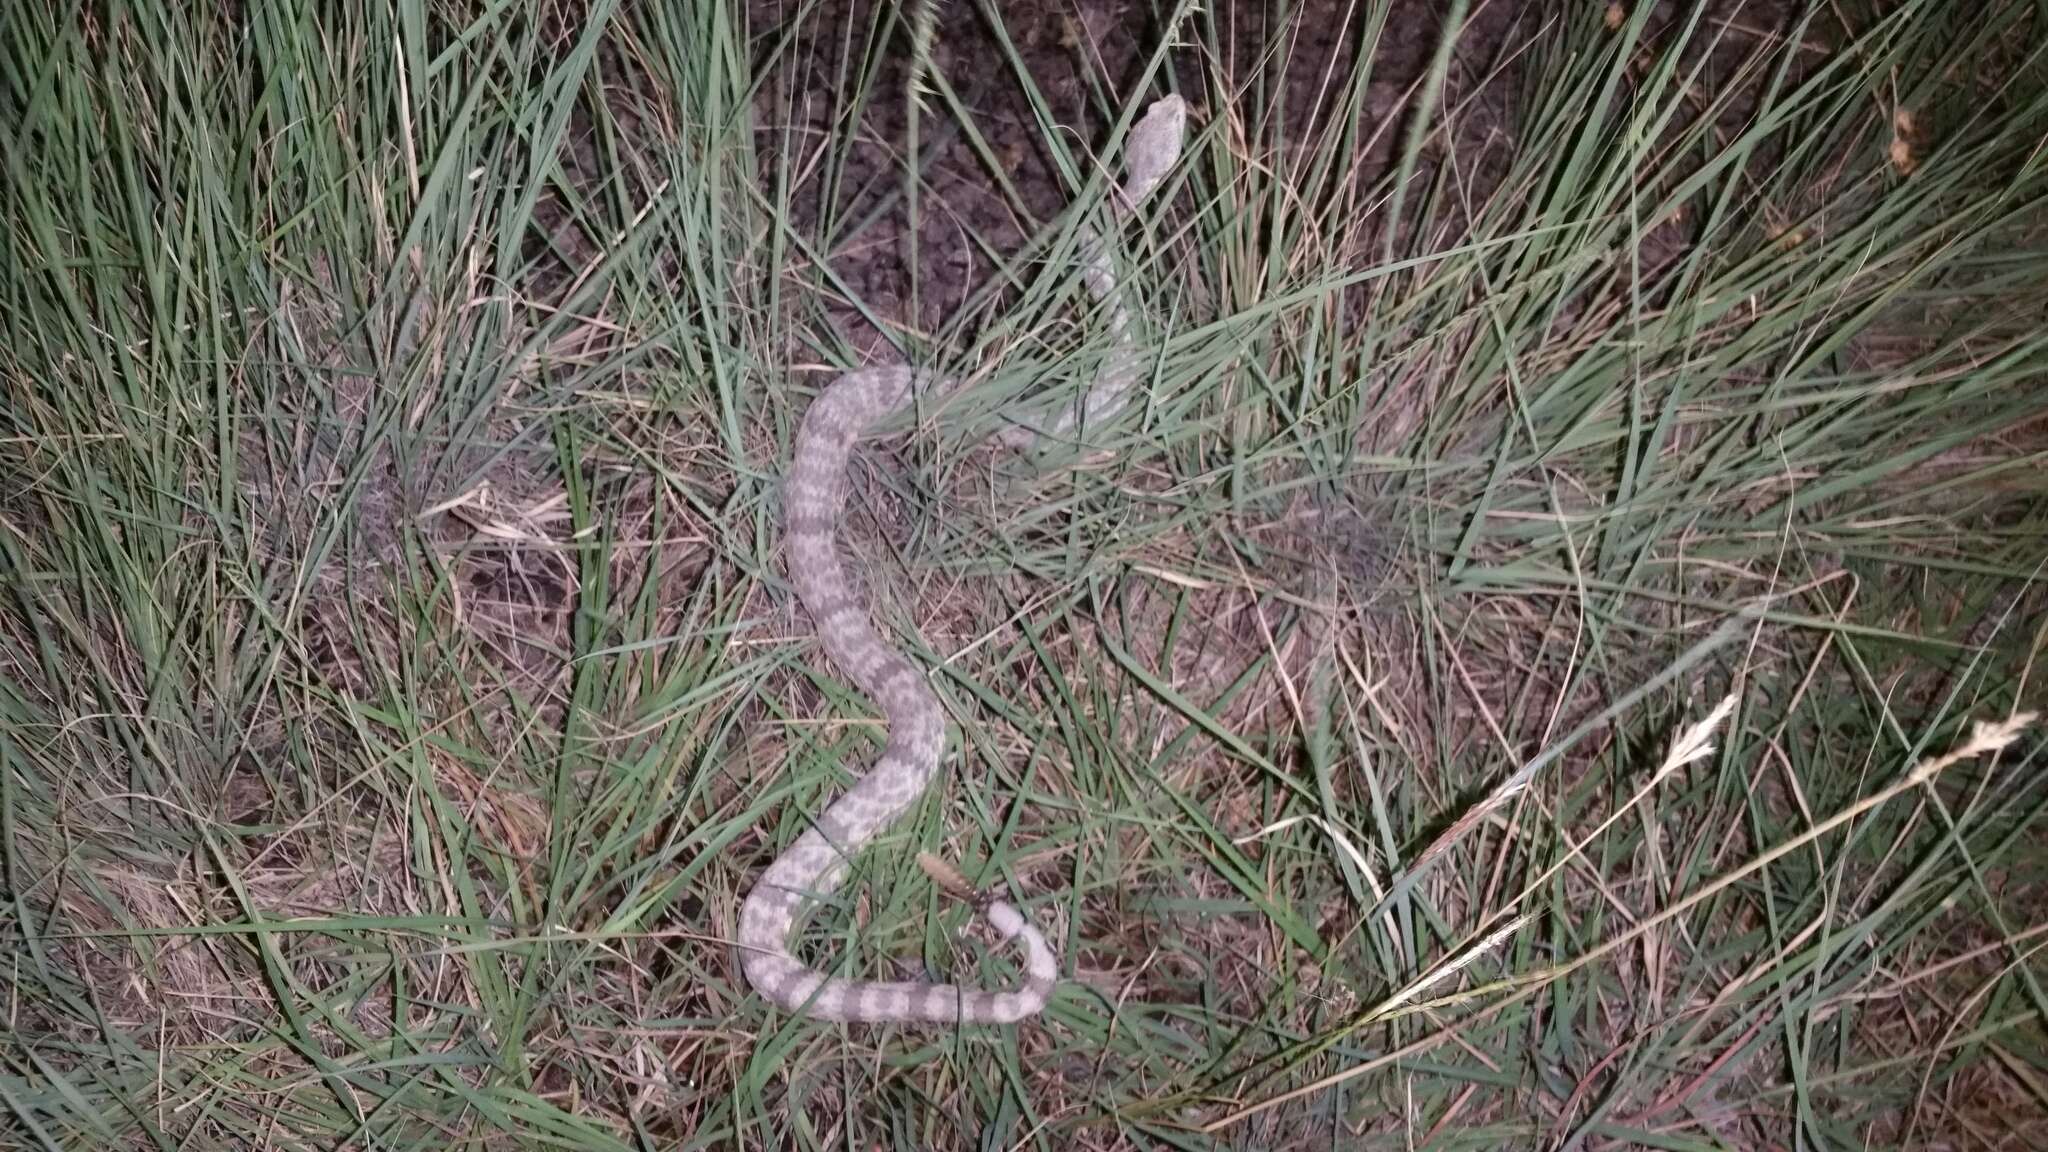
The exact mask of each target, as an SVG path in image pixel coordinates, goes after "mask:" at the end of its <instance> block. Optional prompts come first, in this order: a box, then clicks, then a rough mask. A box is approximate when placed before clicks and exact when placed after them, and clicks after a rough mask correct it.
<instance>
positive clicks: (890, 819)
mask: <svg viewBox="0 0 2048 1152" xmlns="http://www.w3.org/2000/svg"><path fill="white" fill-rule="evenodd" d="M1186 122H1187V108H1186V105H1185V103H1184V102H1183V101H1182V100H1181V98H1180V97H1178V96H1169V97H1166V98H1165V99H1162V100H1160V101H1158V102H1156V103H1154V104H1153V105H1152V106H1151V107H1150V108H1149V109H1147V111H1146V113H1145V115H1144V116H1143V117H1142V118H1141V119H1140V120H1139V121H1138V122H1137V123H1136V124H1134V125H1132V127H1131V130H1130V132H1129V133H1128V134H1127V136H1126V137H1125V147H1124V157H1125V168H1126V179H1125V181H1124V183H1123V185H1122V187H1121V189H1120V190H1119V191H1120V195H1119V196H1116V197H1113V198H1112V208H1113V211H1114V212H1116V213H1117V217H1118V219H1119V221H1121V219H1122V218H1123V216H1124V215H1125V214H1127V213H1129V212H1131V211H1133V210H1134V209H1135V208H1136V207H1137V205H1138V204H1139V202H1140V201H1142V200H1144V199H1145V197H1147V196H1148V195H1150V194H1151V192H1152V190H1153V189H1154V188H1156V187H1157V186H1158V185H1159V183H1160V181H1161V180H1162V179H1163V178H1164V176H1165V174H1166V172H1167V171H1168V170H1169V169H1170V168H1172V166H1173V164H1174V163H1175V162H1176V161H1177V160H1178V158H1179V155H1180V147H1181V138H1182V135H1183V134H1184V132H1185V130H1186ZM1076 236H1077V240H1078V244H1077V249H1078V251H1079V253H1080V258H1081V263H1082V280H1083V283H1084V284H1085V285H1086V287H1087V289H1088V291H1089V294H1090V295H1091V296H1092V297H1093V298H1094V299H1095V301H1096V302H1097V303H1098V304H1102V305H1106V306H1107V308H1108V309H1109V330H1110V338H1111V350H1110V352H1109V354H1107V355H1106V356H1104V358H1103V361H1102V365H1101V367H1100V368H1099V369H1098V371H1097V372H1096V374H1095V377H1094V379H1093V380H1092V381H1091V382H1090V385H1089V387H1088V388H1087V389H1085V390H1084V393H1083V395H1082V396H1081V397H1079V398H1078V399H1077V400H1076V401H1075V402H1074V403H1073V404H1072V405H1071V406H1070V407H1069V408H1068V409H1067V410H1066V411H1064V412H1063V413H1062V414H1060V415H1059V416H1058V418H1057V419H1055V420H1054V421H1052V423H1051V424H1050V425H1049V426H1047V427H1037V426H1035V425H1033V424H1032V423H1030V422H1029V421H1028V420H1027V419H1025V418H1024V417H1022V416H1019V415H1016V414H1015V411H1014V410H1012V411H1011V412H1010V413H1008V414H1006V415H1008V418H1009V419H1010V423H1009V425H1008V426H1006V427H1005V428H1004V429H1003V430H1002V431H1001V432H999V433H997V434H996V437H995V438H996V439H997V440H998V441H999V442H1001V443H1002V444H1003V445H1005V446H1007V447H1010V448H1012V449H1017V450H1020V451H1021V450H1028V449H1030V448H1031V447H1032V446H1034V445H1036V444H1038V443H1040V442H1041V441H1045V440H1048V439H1050V438H1053V437H1064V436H1066V435H1068V434H1069V433H1070V432H1071V431H1072V429H1073V428H1074V426H1075V425H1076V424H1077V423H1084V424H1086V425H1087V426H1090V427H1093V426H1095V425H1096V424H1098V423H1099V422H1102V421H1106V420H1108V419H1109V418H1111V417H1113V416H1114V415H1116V413H1117V412H1118V411H1119V410H1120V409H1121V408H1122V407H1123V406H1124V403H1125V401H1126V400H1127V398H1128V394H1129V392H1130V389H1131V385H1132V384H1133V383H1134V381H1135V380H1136V378H1137V375H1138V370H1139V365H1140V361H1139V357H1138V353H1137V351H1136V349H1135V348H1134V347H1133V340H1132V336H1131V316H1130V309H1129V307H1128V306H1127V305H1126V304H1125V302H1124V300H1123V298H1122V297H1123V293H1121V292H1119V291H1118V290H1117V283H1116V274H1115V265H1114V262H1113V261H1112V259H1111V257H1110V254H1109V251H1108V247H1107V245H1106V244H1104V243H1103V241H1102V239H1101V237H1100V236H1099V235H1098V234H1096V232H1095V231H1094V230H1093V229H1092V228H1089V227H1088V226H1086V225H1085V224H1084V225H1082V226H1081V227H1080V228H1078V229H1077V232H1076ZM958 386H959V381H958V380H957V379H955V378H951V377H947V376H943V375H939V374H936V373H930V372H923V371H919V370H917V369H914V368H911V367H908V366H903V365H888V366H880V367H869V368H861V369H856V370H854V371H851V372H847V373H845V374H844V375H841V376H839V377H838V378H836V379H835V380H833V381H832V382H831V383H830V384H828V385H827V386H826V387H825V388H824V390H823V391H821V392H819V394H818V395H817V397H816V399H814V400H812V401H811V404H810V407H808V408H807V409H806V410H805V411H804V415H803V419H802V421H801V423H800V424H799V426H798V429H797V435H796V445H795V449H794V454H793V456H792V458H791V464H790V469H789V472H788V474H787V476H786V477H785V478H784V486H783V518H784V529H783V531H784V539H785V544H784V564H785V569H786V571H787V573H788V575H789V578H790V583H791V584H792V585H794V586H795V589H796V594H797V599H798V600H799V601H800V602H801V603H802V604H803V607H804V610H805V612H806V613H807V614H808V615H809V616H810V618H811V622H812V625H813V626H814V627H815V629H816V631H817V637H818V641H819V644H820V646H821V647H822V648H823V649H824V651H825V655H826V656H827V657H828V658H829V659H830V660H831V662H832V663H833V664H834V665H835V666H837V667H838V668H839V669H840V670H841V671H842V672H843V673H844V674H845V675H846V676H847V677H848V678H849V679H851V680H852V681H853V683H854V685H855V686H856V687H858V688H859V689H860V690H861V691H862V692H864V693H865V694H866V695H867V696H868V697H869V698H870V699H872V700H873V701H874V702H875V704H876V705H877V706H879V707H880V709H881V711H882V714H883V716H884V717H885V719H886V721H887V729H888V736H887V739H886V741H885V742H884V744H883V747H882V753H881V755H880V756H879V757H878V758H877V759H876V760H875V763H874V765H873V767H872V768H870V769H869V770H868V771H867V772H866V773H865V774H863V775H862V776H860V777H859V778H858V779H857V780H855V781H854V782H853V784H852V785H851V786H850V787H849V788H848V789H847V790H846V791H845V792H844V793H842V794H841V795H840V796H839V797H838V799H836V800H834V801H833V802H832V803H831V804H830V805H828V806H827V807H826V809H825V811H824V812H823V813H822V814H820V815H819V816H818V817H817V818H816V819H815V820H814V821H812V822H811V823H810V825H809V826H808V827H807V828H805V829H804V831H803V832H802V834H800V835H799V836H798V837H797V838H796V840H795V841H793V842H792V843H791V844H790V845H789V847H788V848H786V849H784V850H783V851H782V853H781V854H780V855H778V856H777V857H776V858H775V860H774V861H773V862H772V863H771V864H770V865H769V866H768V869H767V870H766V871H765V872H764V873H762V875H761V877H760V879H759V880H758V881H756V882H755V884H754V886H753V888H752V889H751V890H749V891H748V893H747V897H746V899H745V901H744V902H743V903H742V904H741V907H740V919H739V934H738V940H737V944H738V951H739V955H740V967H741V970H742V972H743V973H744V974H745V976H746V979H747V982H748V983H749V984H751V985H752V986H753V987H754V989H755V990H756V991H757V992H759V993H760V994H761V996H762V997H763V998H764V999H766V1000H768V1001H769V1002H771V1003H773V1004H774V1005H776V1006H777V1007H779V1008H781V1009H782V1010H783V1011H785V1012H788V1013H791V1014H792V1015H806V1016H808V1017H809V1018H811V1019H814V1020H824V1021H835V1022H847V1023H856V1022H857V1023H919V1022H922V1023H931V1024H1012V1023H1016V1022H1017V1021H1020V1020H1023V1019H1025V1018H1026V1017H1030V1016H1034V1015H1036V1014H1038V1013H1039V1012H1040V1011H1041V1010H1042V1009H1043V1008H1044V1007H1045V1005H1046V1003H1047V1001H1048V1000H1049V998H1050V997H1051V995H1052V992H1053V989H1054V988H1055V987H1056V986H1057V984H1058V982H1059V972H1060V965H1059V958H1058V956H1057V954H1056V953H1055V952H1054V951H1053V948H1052V946H1051V945H1050V944H1049V943H1047V941H1046V938H1045V934H1044V933H1043V932H1041V931H1040V930H1039V929H1038V927H1037V926H1036V925H1035V924H1033V923H1032V922H1031V921H1030V919H1029V917H1027V916H1026V915H1025V914H1024V913H1023V912H1022V911H1020V910H1019V909H1018V908H1017V907H1016V906H1015V905H1013V904H1011V903H1010V902H1009V901H1007V900H1003V899H1000V898H996V897H993V896H990V895H986V894H977V895H975V896H974V897H973V902H974V904H975V906H976V908H977V909H978V911H979V912H980V914H981V916H982V918H983V919H984V920H985V921H986V922H987V923H988V925H989V926H990V927H991V928H993V929H994V930H995V933H996V935H997V936H998V937H1000V939H1001V941H1002V942H1003V943H1005V944H1008V943H1010V942H1013V941H1014V942H1016V943H1018V944H1019V945H1021V947H1022V949H1023V952H1024V977H1023V979H1022V981H1021V982H1019V983H1018V984H1016V985H1015V986H1013V987H1009V988H1004V989H1000V990H993V989H985V988H972V987H965V986H961V985H956V984H942V983H931V982H924V981H859V980H850V979H845V978H842V977H838V976H831V975H827V974H826V973H824V972H820V971H818V970H816V969H813V968H811V967H810V966H808V965H806V964H805V963H804V962H803V961H802V960H800V959H798V958H797V956H796V955H795V953H793V952H792V951H791V950H790V940H791V937H792V936H793V935H794V933H795V932H796V929H797V926H798V924H799V923H800V921H801V919H802V916H801V913H802V912H803V910H804V907H805V904H804V902H805V901H806V899H824V898H826V897H828V896H830V895H831V894H832V893H833V892H835V891H836V890H837V889H838V887H839V886H840V884H841V883H842V882H844V881H845V879H846V876H847V874H848V872H849V870H850V868H851V865H852V861H853V858H854V857H855V855H856V854H857V853H859V852H860V850H861V849H862V847H864V846H865V845H866V844H868V843H869V842H870V841H871V840H873V839H874V838H875V837H876V836H877V835H878V834H880V833H881V832H882V831H883V830H884V829H885V828H887V827H889V826H890V825H891V824H893V823H894V822H895V821H896V820H897V819H898V818H899V817H901V816H902V815H903V814H904V813H906V812H907V811H909V810H910V808H911V807H912V806H913V805H915V804H916V803H917V801H918V799H919V798H920V797H921V796H923V795H924V792H925V790H926V788H928V787H929V786H930V784H931V782H932V779H933V778H934V777H935V776H936V775H937V773H938V768H939V762H940V756H941V754H942V753H943V751H944V747H945V718H944V716H943V714H942V712H941V710H940V705H939V700H938V697H937V696H936V695H935V694H934V693H933V691H932V689H931V686H930V685H929V684H928V683H927V682H926V680H925V676H924V674H923V673H922V672H920V671H919V670H918V668H917V667H916V665H914V664H912V663H911V661H910V659H909V658H908V657H906V656H905V655H904V654H903V653H901V652H899V651H897V650H896V649H894V648H892V647H890V646H889V644H888V643H887V642H886V641H884V640H883V639H882V637H881V636H880V635H879V634H878V633H877V632H876V630H875V626H874V624H873V622H872V621H871V620H870V619H869V617H868V612H867V609H866V607H865V606H864V605H863V604H862V603H861V601H860V598H859V597H858V596H857V595H856V594H855V592H854V590H853V587H852V585H851V583H850V582H849V581H848V578H847V574H846V569H845V568H844V567H843V566H842V565H841V563H840V558H839V548H838V530H839V523H840V518H841V515H842V513H843V512H844V511H845V506H846V497H847V466H848V463H849V462H850V460H851V459H852V456H853V452H854V450H855V448H856V447H857V446H858V444H859V443H860V441H861V440H862V439H863V438H864V437H866V436H867V435H868V434H869V433H870V431H871V430H872V429H874V428H875V427H876V426H878V425H880V424H881V423H883V422H884V421H885V420H887V419H888V418H889V417H890V416H893V415H895V414H896V413H898V412H900V411H902V410H903V409H904V408H906V407H908V406H909V404H910V403H911V401H912V400H913V399H914V398H916V397H917V396H918V395H920V394H944V393H946V392H949V391H951V390H952V389H954V388H957V387H958ZM959 883H961V882H958V881H957V878H956V884H955V885H954V886H958V884H959Z"/></svg>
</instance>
